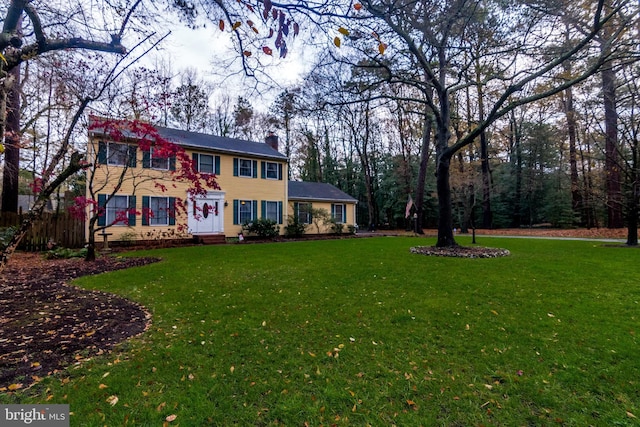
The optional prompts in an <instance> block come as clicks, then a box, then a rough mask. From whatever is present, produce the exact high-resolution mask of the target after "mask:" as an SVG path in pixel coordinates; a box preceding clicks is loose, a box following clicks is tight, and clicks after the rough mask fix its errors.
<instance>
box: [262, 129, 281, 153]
mask: <svg viewBox="0 0 640 427" xmlns="http://www.w3.org/2000/svg"><path fill="white" fill-rule="evenodd" d="M264 143H265V144H267V145H268V146H269V147H271V148H273V149H274V150H276V151H278V135H276V134H274V133H273V132H269V134H268V135H267V137H266V138H265V139H264Z"/></svg>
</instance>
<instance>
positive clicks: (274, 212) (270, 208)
mask: <svg viewBox="0 0 640 427" xmlns="http://www.w3.org/2000/svg"><path fill="white" fill-rule="evenodd" d="M263 216H264V217H265V218H266V219H270V220H272V221H275V222H276V223H279V222H280V209H279V206H278V202H264V212H263Z"/></svg>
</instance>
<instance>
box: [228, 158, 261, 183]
mask: <svg viewBox="0 0 640 427" xmlns="http://www.w3.org/2000/svg"><path fill="white" fill-rule="evenodd" d="M233 176H241V177H245V178H257V177H258V161H257V160H251V159H240V158H237V157H234V158H233Z"/></svg>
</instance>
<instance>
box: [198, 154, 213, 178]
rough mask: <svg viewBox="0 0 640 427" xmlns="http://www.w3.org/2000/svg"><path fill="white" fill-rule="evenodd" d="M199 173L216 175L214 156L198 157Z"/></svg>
mask: <svg viewBox="0 0 640 427" xmlns="http://www.w3.org/2000/svg"><path fill="white" fill-rule="evenodd" d="M198 172H200V173H208V174H211V175H213V174H214V173H215V159H214V156H212V155H209V154H200V155H199V156H198Z"/></svg>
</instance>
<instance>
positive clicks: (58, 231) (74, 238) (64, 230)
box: [0, 212, 85, 252]
mask: <svg viewBox="0 0 640 427" xmlns="http://www.w3.org/2000/svg"><path fill="white" fill-rule="evenodd" d="M22 218H23V214H21V213H18V214H15V213H8V212H2V213H1V214H0V228H2V227H11V226H19V225H20V223H21V222H22ZM84 235H85V233H84V221H82V220H81V219H77V218H74V217H72V216H71V215H69V214H68V213H51V212H45V213H43V214H42V218H40V219H39V220H38V221H36V222H34V223H33V224H32V225H31V229H30V230H29V232H28V233H27V235H26V236H24V238H23V239H22V241H21V242H20V246H18V249H20V250H24V251H31V252H35V251H46V250H47V244H48V243H49V241H53V242H55V243H56V245H57V246H58V247H64V248H74V249H76V248H81V247H83V246H84V244H85V237H84Z"/></svg>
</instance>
